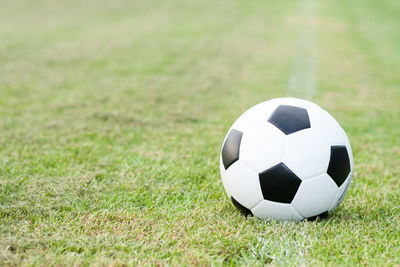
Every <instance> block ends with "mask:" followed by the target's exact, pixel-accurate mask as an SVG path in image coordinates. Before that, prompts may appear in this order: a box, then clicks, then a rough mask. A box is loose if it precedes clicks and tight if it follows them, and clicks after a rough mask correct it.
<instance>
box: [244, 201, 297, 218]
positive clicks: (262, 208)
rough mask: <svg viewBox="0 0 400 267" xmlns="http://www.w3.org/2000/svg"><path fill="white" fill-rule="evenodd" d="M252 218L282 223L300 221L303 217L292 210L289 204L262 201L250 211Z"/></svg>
mask: <svg viewBox="0 0 400 267" xmlns="http://www.w3.org/2000/svg"><path fill="white" fill-rule="evenodd" d="M251 212H252V214H253V215H254V216H257V217H259V218H262V219H272V220H276V218H279V219H280V220H282V221H300V220H302V219H303V217H302V216H301V215H300V214H299V213H298V212H297V211H296V210H295V209H294V208H293V206H292V205H291V204H283V203H278V202H274V201H269V200H263V201H261V202H260V203H258V204H257V206H255V207H254V208H252V209H251Z"/></svg>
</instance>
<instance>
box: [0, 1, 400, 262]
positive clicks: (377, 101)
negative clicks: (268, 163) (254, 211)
mask: <svg viewBox="0 0 400 267" xmlns="http://www.w3.org/2000/svg"><path fill="white" fill-rule="evenodd" d="M399 11H400V2H398V1H395V0H384V1H379V2H377V1H372V0H363V1H361V0H356V1H344V0H338V1H315V0H304V1H294V0H290V1H280V2H278V1H261V0H257V1H242V0H234V1H228V0H220V1H209V0H205V1H189V0H171V1H168V2H165V1H160V0H150V1H124V0H117V1H112V2H110V1H104V0H98V1H85V2H82V1H76V0H72V1H46V0H36V1H22V0H18V1H9V0H2V2H1V8H0V130H1V132H0V265H43V266H44V265H56V264H57V265H78V266H79V265H83V266H86V265H100V264H104V265H124V264H134V265H136V264H141V265H145V264H146V265H147V264H152V265H188V264H191V265H225V264H226V265H236V264H237V265H264V264H271V265H320V264H323V263H325V264H327V265H350V264H357V265H358V264H360V265H399V264H400V257H399V255H400V246H399V240H400V225H399V221H400V220H399V215H400V208H399V200H400V197H399V196H400V193H399V186H400V183H399V179H398V178H399V175H400V167H399V166H400V160H399V158H400V148H399V135H400V130H399V123H400V110H399V104H400V88H399V84H400V56H399V55H398V48H399V47H398V44H399V42H400V27H399V25H400V17H399V16H398V12H399ZM293 77H294V78H295V79H294V80H295V81H297V83H294V84H293ZM280 96H294V97H303V98H308V99H310V100H312V101H314V102H316V103H317V104H319V105H321V106H322V107H324V108H325V109H327V110H328V111H329V112H330V113H331V114H332V115H333V116H334V117H335V118H336V119H337V120H338V121H339V122H340V123H341V125H342V126H343V128H344V129H345V130H346V132H347V134H348V136H349V138H350V141H351V143H352V146H353V153H354V158H355V167H354V168H355V172H354V180H353V183H352V186H351V187H350V190H349V192H348V195H347V197H346V199H345V200H344V203H343V204H342V205H341V207H340V208H339V209H338V210H337V211H336V213H335V214H334V215H333V216H331V217H330V218H329V219H328V220H323V221H317V222H301V223H297V224H295V223H276V222H267V221H261V220H258V219H256V218H245V217H243V216H241V215H240V214H239V213H238V211H237V210H235V208H234V207H233V205H232V204H231V203H230V201H229V199H228V198H227V197H226V195H225V192H224V189H223V186H222V183H221V181H220V176H219V171H218V164H219V161H218V159H219V150H220V146H221V142H222V140H223V137H224V136H225V133H226V131H227V130H228V128H229V127H230V125H231V124H232V123H233V121H234V120H235V119H236V118H237V117H238V116H239V115H240V114H241V113H242V112H243V111H244V110H246V109H247V108H249V107H251V106H253V105H254V104H256V103H259V102H262V101H264V100H267V99H270V98H273V97H280Z"/></svg>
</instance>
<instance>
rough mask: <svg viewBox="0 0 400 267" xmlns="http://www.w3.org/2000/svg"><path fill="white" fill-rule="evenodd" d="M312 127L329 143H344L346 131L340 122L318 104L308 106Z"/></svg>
mask: <svg viewBox="0 0 400 267" xmlns="http://www.w3.org/2000/svg"><path fill="white" fill-rule="evenodd" d="M308 114H309V116H310V123H311V128H312V129H313V131H314V132H316V133H318V134H319V135H320V136H321V137H322V138H323V139H324V140H325V141H326V142H327V143H328V144H331V145H343V144H344V142H345V133H344V131H343V129H342V127H340V125H339V123H338V122H337V121H336V120H335V119H334V118H333V117H332V116H331V115H330V114H329V113H328V112H327V111H326V110H324V109H322V108H320V107H319V106H317V105H313V106H310V107H309V108H308Z"/></svg>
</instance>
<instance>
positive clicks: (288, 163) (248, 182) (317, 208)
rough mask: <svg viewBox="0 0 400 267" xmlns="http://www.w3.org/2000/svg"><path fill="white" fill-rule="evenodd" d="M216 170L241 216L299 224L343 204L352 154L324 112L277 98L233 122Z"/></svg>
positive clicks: (328, 115)
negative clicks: (218, 170)
mask: <svg viewBox="0 0 400 267" xmlns="http://www.w3.org/2000/svg"><path fill="white" fill-rule="evenodd" d="M220 170H221V176H222V182H223V184H224V187H225V190H226V192H227V194H228V196H229V197H230V198H231V200H232V202H233V204H234V205H235V206H236V207H237V208H238V209H239V210H240V211H241V212H242V213H244V214H246V215H254V216H256V217H259V218H268V219H273V220H293V221H300V220H303V219H305V218H310V219H314V218H316V217H317V216H320V217H326V216H327V215H328V214H331V213H332V212H333V211H334V210H335V209H336V208H337V206H338V205H339V204H340V203H341V202H342V200H343V198H344V196H345V194H346V192H347V190H348V188H349V185H350V181H351V175H352V170H353V154H352V151H351V146H350V142H349V140H348V138H347V136H346V134H345V132H344V131H343V129H342V128H341V127H340V125H339V124H338V123H337V121H336V120H335V119H334V118H333V117H332V116H331V115H330V114H329V113H328V112H327V111H325V110H324V109H322V108H320V107H319V106H318V105H316V104H314V103H311V102H309V101H306V100H302V99H297V98H277V99H272V100H270V101H266V102H263V103H260V104H258V105H256V106H254V107H252V108H250V109H249V110H247V111H246V112H245V113H243V114H242V115H241V116H240V117H239V118H238V119H237V120H236V121H235V123H234V124H233V125H232V127H231V129H230V130H229V132H228V134H227V135H226V137H225V140H224V142H223V146H222V150H221V156H220Z"/></svg>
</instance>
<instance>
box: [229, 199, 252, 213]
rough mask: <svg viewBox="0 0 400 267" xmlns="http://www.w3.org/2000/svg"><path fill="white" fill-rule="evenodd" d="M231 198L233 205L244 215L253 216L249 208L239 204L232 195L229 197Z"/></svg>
mask: <svg viewBox="0 0 400 267" xmlns="http://www.w3.org/2000/svg"><path fill="white" fill-rule="evenodd" d="M231 200H232V202H233V205H235V207H236V208H237V209H238V210H239V211H240V212H241V213H242V214H243V215H245V216H249V215H251V216H253V213H252V212H251V210H249V209H248V208H246V207H245V206H243V205H242V204H240V203H239V202H237V201H236V199H234V198H233V197H231Z"/></svg>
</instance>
